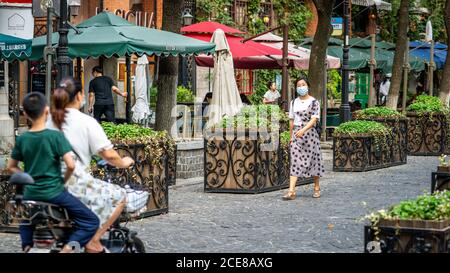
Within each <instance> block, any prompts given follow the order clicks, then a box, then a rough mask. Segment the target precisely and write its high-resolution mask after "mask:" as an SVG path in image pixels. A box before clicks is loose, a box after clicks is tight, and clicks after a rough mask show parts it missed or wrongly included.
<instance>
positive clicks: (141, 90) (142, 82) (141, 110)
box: [131, 55, 150, 123]
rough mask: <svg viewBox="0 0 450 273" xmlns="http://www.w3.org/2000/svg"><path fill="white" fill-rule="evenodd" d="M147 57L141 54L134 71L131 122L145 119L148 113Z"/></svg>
mask: <svg viewBox="0 0 450 273" xmlns="http://www.w3.org/2000/svg"><path fill="white" fill-rule="evenodd" d="M147 70H148V59H147V56H146V55H142V57H140V58H139V59H138V62H137V66H136V73H135V75H136V76H135V96H136V103H135V104H134V106H133V108H132V109H131V111H132V112H133V117H132V118H133V122H136V123H140V122H143V121H145V120H146V119H147V118H148V116H149V115H150V108H149V107H148V105H149V102H148V94H147V93H148V85H147Z"/></svg>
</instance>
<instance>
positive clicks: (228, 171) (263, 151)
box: [204, 105, 312, 193]
mask: <svg viewBox="0 0 450 273" xmlns="http://www.w3.org/2000/svg"><path fill="white" fill-rule="evenodd" d="M282 120H287V116H286V114H285V113H284V111H282V110H281V109H280V108H279V107H278V106H276V105H252V106H245V107H244V108H243V109H242V110H241V112H240V113H239V114H238V115H236V116H233V117H225V118H223V119H222V120H221V121H220V122H219V124H217V125H215V126H213V127H212V128H211V130H210V131H207V133H206V134H205V149H204V151H205V180H204V184H205V191H206V192H239V193H261V192H266V191H271V190H279V189H282V188H287V187H288V186H289V183H288V182H289V150H288V147H289V145H288V144H287V145H284V146H283V145H280V121H282ZM287 134H289V133H287ZM283 136H284V138H286V133H285V134H283ZM287 142H289V140H288V141H287ZM284 143H285V142H284ZM305 181H308V182H311V181H312V180H310V179H307V180H302V181H299V184H301V183H305Z"/></svg>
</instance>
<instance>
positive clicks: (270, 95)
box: [263, 82, 281, 104]
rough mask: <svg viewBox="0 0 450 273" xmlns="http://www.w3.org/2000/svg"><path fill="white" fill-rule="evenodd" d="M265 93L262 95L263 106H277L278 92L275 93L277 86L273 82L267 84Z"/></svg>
mask: <svg viewBox="0 0 450 273" xmlns="http://www.w3.org/2000/svg"><path fill="white" fill-rule="evenodd" d="M267 88H269V90H267V92H266V93H265V94H264V98H263V103H264V104H278V99H279V98H280V97H281V95H280V92H278V91H277V84H276V83H274V82H268V84H267Z"/></svg>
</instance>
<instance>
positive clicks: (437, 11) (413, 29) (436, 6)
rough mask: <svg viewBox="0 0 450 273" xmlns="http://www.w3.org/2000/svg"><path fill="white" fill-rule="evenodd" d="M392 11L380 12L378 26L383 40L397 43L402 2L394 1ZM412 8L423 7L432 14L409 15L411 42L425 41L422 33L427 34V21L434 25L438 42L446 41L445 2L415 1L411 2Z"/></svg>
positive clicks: (439, 0)
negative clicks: (399, 12) (399, 11)
mask: <svg viewBox="0 0 450 273" xmlns="http://www.w3.org/2000/svg"><path fill="white" fill-rule="evenodd" d="M391 4H392V11H379V16H378V25H379V27H380V36H381V38H382V39H383V40H386V41H389V42H393V43H395V42H396V40H397V39H396V37H397V31H398V28H397V27H396V26H397V24H398V10H399V7H400V0H392V1H391ZM410 5H411V8H412V9H413V8H415V7H423V8H427V9H428V10H429V12H430V14H429V15H422V14H414V13H413V12H410V13H409V21H410V22H411V23H410V28H409V33H408V36H409V38H410V40H411V41H413V40H420V39H423V35H422V36H421V33H425V27H426V24H427V20H431V23H432V25H433V36H434V39H435V40H436V41H439V42H444V43H445V41H446V37H447V35H446V33H445V21H444V19H445V18H444V6H445V0H413V1H410Z"/></svg>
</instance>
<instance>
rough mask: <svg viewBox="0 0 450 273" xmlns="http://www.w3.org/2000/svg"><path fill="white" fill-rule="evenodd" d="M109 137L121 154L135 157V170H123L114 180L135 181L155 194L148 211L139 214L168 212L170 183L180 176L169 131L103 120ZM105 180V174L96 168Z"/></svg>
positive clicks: (121, 183)
mask: <svg viewBox="0 0 450 273" xmlns="http://www.w3.org/2000/svg"><path fill="white" fill-rule="evenodd" d="M102 127H103V129H104V130H105V132H106V135H107V136H108V138H109V139H110V140H111V141H112V142H113V143H114V146H115V149H116V150H117V152H118V153H119V154H120V155H121V156H130V157H131V158H133V159H134V160H135V164H134V165H133V168H132V169H124V170H121V171H120V172H119V173H118V174H116V175H115V176H114V177H113V179H112V180H113V181H112V182H113V183H116V184H119V185H122V186H123V185H125V184H127V183H132V184H135V185H136V186H137V187H139V188H143V189H145V190H147V191H148V192H150V193H151V198H149V201H148V204H147V210H146V211H145V212H142V213H140V214H139V215H137V216H136V217H147V216H152V215H156V214H161V213H166V212H167V211H168V200H169V199H168V185H169V184H172V183H173V182H174V179H175V177H176V162H175V161H176V145H175V142H174V141H173V139H172V138H171V137H170V136H169V135H168V133H167V132H159V131H155V130H153V129H151V128H146V127H141V126H139V125H136V124H119V125H115V124H113V123H108V122H105V123H102ZM93 174H94V176H96V177H98V178H100V179H104V173H102V172H101V171H98V170H95V169H94V170H93Z"/></svg>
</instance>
